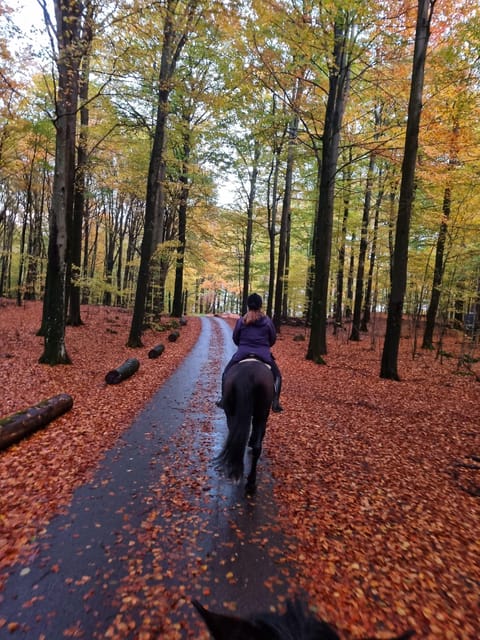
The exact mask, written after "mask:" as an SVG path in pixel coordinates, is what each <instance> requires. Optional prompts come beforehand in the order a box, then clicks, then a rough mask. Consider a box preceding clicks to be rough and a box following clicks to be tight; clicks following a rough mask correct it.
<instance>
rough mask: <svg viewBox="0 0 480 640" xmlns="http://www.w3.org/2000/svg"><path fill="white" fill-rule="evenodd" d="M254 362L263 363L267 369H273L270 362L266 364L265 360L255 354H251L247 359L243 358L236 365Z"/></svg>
mask: <svg viewBox="0 0 480 640" xmlns="http://www.w3.org/2000/svg"><path fill="white" fill-rule="evenodd" d="M252 361H256V362H261V363H262V364H264V365H265V366H266V367H268V368H269V369H270V370H271V369H272V367H271V365H269V364H268V362H265V360H262V359H261V358H260V357H259V356H257V355H256V354H255V353H249V354H248V356H245V358H242V359H241V360H239V361H238V362H237V363H236V364H241V363H242V362H252Z"/></svg>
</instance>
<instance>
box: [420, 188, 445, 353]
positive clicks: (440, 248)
mask: <svg viewBox="0 0 480 640" xmlns="http://www.w3.org/2000/svg"><path fill="white" fill-rule="evenodd" d="M450 210H451V195H450V187H446V188H445V192H444V194H443V216H442V222H441V223H440V231H439V232H438V238H437V247H436V253H435V267H434V270H433V283H432V294H431V297H430V304H429V305H428V309H427V318H426V322H425V331H424V333H423V343H422V349H433V332H434V330H435V319H436V317H437V311H438V305H439V303H440V293H441V286H442V280H443V271H444V259H443V256H444V253H445V243H446V240H447V230H448V219H449V217H450Z"/></svg>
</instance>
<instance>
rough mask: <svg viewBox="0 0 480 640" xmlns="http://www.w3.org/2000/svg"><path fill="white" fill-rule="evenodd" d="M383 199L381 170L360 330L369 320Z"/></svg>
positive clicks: (365, 328)
mask: <svg viewBox="0 0 480 640" xmlns="http://www.w3.org/2000/svg"><path fill="white" fill-rule="evenodd" d="M382 200H383V184H382V171H381V169H380V173H379V191H378V195H377V198H376V202H375V219H374V221H373V236H372V247H371V250H370V263H369V268H368V278H367V290H366V292H365V304H364V307H363V317H362V322H361V325H360V331H368V323H369V322H370V311H371V307H372V289H373V274H374V271H375V261H376V257H377V240H378V222H379V219H380V207H381V205H382Z"/></svg>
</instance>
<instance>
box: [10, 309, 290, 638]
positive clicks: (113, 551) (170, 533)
mask: <svg viewBox="0 0 480 640" xmlns="http://www.w3.org/2000/svg"><path fill="white" fill-rule="evenodd" d="M232 350H233V343H232V341H231V328H230V327H229V325H228V324H227V323H226V322H225V321H224V320H222V319H220V318H202V331H201V334H200V337H199V340H198V342H197V343H196V345H195V347H194V348H193V349H192V351H191V352H190V354H189V355H188V356H187V358H186V359H185V360H184V361H183V363H182V364H181V365H180V366H179V368H178V369H177V370H176V371H175V373H174V374H173V375H172V376H171V377H170V378H169V379H168V380H167V382H166V383H165V384H164V385H163V386H162V387H161V388H160V389H159V391H158V392H157V393H156V394H155V396H154V397H153V398H152V399H151V401H150V402H149V403H148V405H147V406H146V407H145V409H144V410H143V411H142V413H141V414H140V415H139V416H138V417H137V419H136V420H135V421H134V422H133V424H132V425H131V427H130V428H129V430H128V431H126V432H125V433H124V434H123V436H122V437H121V438H120V439H119V441H118V442H117V444H116V446H115V447H114V448H113V449H111V450H109V451H108V452H107V453H106V455H105V457H104V459H103V460H102V462H101V463H100V465H99V467H98V469H97V472H96V474H95V476H94V478H93V480H92V481H91V482H89V483H87V484H85V485H83V486H82V487H80V488H79V489H78V490H77V491H76V492H75V493H74V496H73V499H72V502H71V504H70V506H69V507H68V509H66V510H65V512H64V513H62V514H59V515H57V516H56V517H55V518H53V519H52V521H51V522H50V524H49V526H48V527H46V528H45V530H44V531H43V532H42V534H41V536H39V538H38V539H37V540H35V541H34V544H33V545H32V554H31V557H30V560H29V562H28V564H25V563H24V564H18V565H16V566H15V567H13V569H12V573H11V576H10V577H9V579H8V581H7V583H6V585H5V589H4V591H3V593H2V594H0V611H1V613H0V618H3V619H4V620H6V624H5V625H4V626H3V628H2V629H0V638H2V637H11V633H10V631H15V637H17V638H20V637H25V638H28V639H29V640H34V639H38V640H58V639H60V638H64V637H76V638H118V639H124V638H125V639H127V638H128V639H130V638H131V639H134V638H139V639H140V638H141V639H142V640H150V639H153V638H158V637H161V638H164V639H165V640H168V639H170V638H171V639H172V640H173V639H176V638H199V637H200V636H201V635H202V634H203V635H202V637H208V636H207V635H206V634H205V631H204V629H203V627H202V624H201V623H200V620H199V618H198V616H197V614H196V613H195V612H194V610H193V607H192V605H191V603H190V601H191V599H192V598H196V599H198V600H200V601H201V602H202V604H204V605H205V606H207V608H212V609H215V610H217V611H218V610H224V611H225V610H231V611H237V612H238V613H239V614H241V615H248V614H251V613H253V612H254V611H259V610H262V611H265V610H268V609H270V608H271V607H275V606H276V605H278V603H279V600H280V601H281V600H282V598H283V597H284V596H285V595H286V594H287V591H288V582H289V581H288V573H289V569H288V567H287V565H286V564H285V563H284V561H283V553H282V549H283V548H284V545H285V544H287V542H286V541H285V540H284V539H283V537H282V535H281V533H280V532H279V530H278V527H277V526H276V524H275V505H274V502H273V496H272V484H273V483H272V479H271V477H270V475H269V473H268V461H267V460H266V459H265V456H263V458H262V460H261V461H260V465H259V477H258V482H259V486H258V491H257V494H256V495H255V497H254V498H248V499H247V498H245V496H244V487H243V485H240V486H233V485H232V484H231V483H229V482H227V481H226V480H225V479H224V478H222V477H219V476H218V474H217V473H216V471H215V470H214V468H213V464H212V460H213V458H214V456H215V455H216V453H218V452H219V450H220V447H221V444H222V442H223V439H224V436H225V430H226V425H225V418H224V414H223V411H221V410H220V409H218V408H217V407H216V406H215V404H214V402H215V399H216V398H217V396H218V393H219V386H220V379H221V371H222V370H223V367H224V365H225V364H226V362H227V361H228V359H229V358H230V356H231V354H232ZM123 384H124V385H125V392H126V393H127V392H128V382H126V383H123ZM271 420H272V418H271Z"/></svg>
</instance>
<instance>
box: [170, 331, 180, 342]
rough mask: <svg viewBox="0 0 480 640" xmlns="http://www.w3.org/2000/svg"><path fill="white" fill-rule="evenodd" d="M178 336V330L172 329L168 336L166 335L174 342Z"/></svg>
mask: <svg viewBox="0 0 480 640" xmlns="http://www.w3.org/2000/svg"><path fill="white" fill-rule="evenodd" d="M179 336H180V332H179V331H172V333H170V334H169V336H168V340H169V341H170V342H176V341H177V339H178V338H179Z"/></svg>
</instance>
